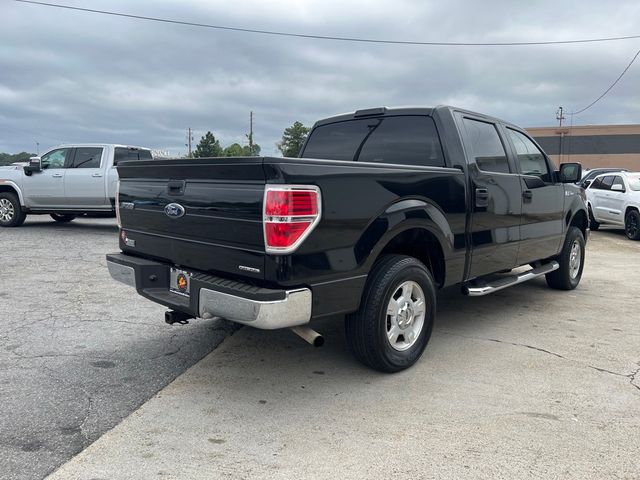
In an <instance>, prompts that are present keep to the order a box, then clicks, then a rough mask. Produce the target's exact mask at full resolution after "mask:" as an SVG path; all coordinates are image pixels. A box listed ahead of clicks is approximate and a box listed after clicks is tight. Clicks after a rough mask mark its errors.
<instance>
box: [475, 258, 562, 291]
mask: <svg viewBox="0 0 640 480" xmlns="http://www.w3.org/2000/svg"><path fill="white" fill-rule="evenodd" d="M558 268H560V265H559V264H558V262H556V261H553V262H549V263H545V264H544V265H541V266H539V267H536V268H532V269H531V270H527V271H526V272H522V273H519V274H517V275H509V276H508V277H502V278H498V279H496V280H492V281H489V282H483V281H482V280H480V281H477V280H476V282H475V283H474V284H469V285H464V286H463V287H462V293H464V294H465V295H469V296H470V297H481V296H483V295H489V294H490V293H494V292H497V291H498V290H502V289H504V288H508V287H512V286H513V285H517V284H519V283H522V282H526V281H528V280H532V279H534V278H537V277H540V276H542V275H546V274H547V273H549V272H553V271H554V270H557V269H558Z"/></svg>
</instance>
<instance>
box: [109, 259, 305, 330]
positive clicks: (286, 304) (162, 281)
mask: <svg viewBox="0 0 640 480" xmlns="http://www.w3.org/2000/svg"><path fill="white" fill-rule="evenodd" d="M107 267H108V269H109V273H110V274H111V276H112V277H113V278H114V279H115V280H117V281H119V282H122V283H124V284H125V285H129V286H131V287H134V288H135V289H136V290H137V291H138V293H139V294H140V295H142V296H144V297H146V298H148V299H150V300H153V301H154V302H157V303H160V304H162V305H165V306H167V307H169V308H172V309H174V310H178V311H181V312H184V313H188V314H190V315H192V316H194V317H203V318H209V317H214V316H217V317H222V318H226V319H228V320H232V321H234V322H238V323H242V324H245V325H250V326H252V327H255V328H261V329H266V330H273V329H277V328H286V327H294V326H297V325H304V324H306V323H309V320H310V319H311V308H312V303H313V302H312V294H311V290H310V289H308V288H298V289H292V290H276V289H267V288H260V287H255V286H252V285H249V284H246V283H242V282H236V281H233V280H227V279H223V278H220V277H215V276H213V275H208V274H204V273H198V272H193V273H192V276H191V295H190V296H189V297H185V296H183V295H179V294H176V293H173V292H171V291H170V290H169V271H170V267H171V266H170V265H168V264H165V263H161V262H156V261H153V260H147V259H143V258H140V257H134V256H132V255H125V254H121V253H117V254H109V255H107Z"/></svg>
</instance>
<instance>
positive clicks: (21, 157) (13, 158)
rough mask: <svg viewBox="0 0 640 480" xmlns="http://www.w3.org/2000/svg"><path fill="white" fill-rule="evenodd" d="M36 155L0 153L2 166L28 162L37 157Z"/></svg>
mask: <svg viewBox="0 0 640 480" xmlns="http://www.w3.org/2000/svg"><path fill="white" fill-rule="evenodd" d="M35 155H36V154H35V153H28V152H20V153H15V154H13V155H12V154H10V153H0V165H11V164H12V163H14V162H28V161H29V158H30V157H35Z"/></svg>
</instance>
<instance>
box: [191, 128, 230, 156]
mask: <svg viewBox="0 0 640 480" xmlns="http://www.w3.org/2000/svg"><path fill="white" fill-rule="evenodd" d="M222 153H223V152H222V147H221V146H220V142H219V141H218V140H217V139H216V137H214V136H213V133H211V132H207V133H206V134H204V136H203V137H202V138H201V139H200V142H199V143H198V146H197V147H196V150H195V152H193V156H194V157H195V158H205V157H221V156H222Z"/></svg>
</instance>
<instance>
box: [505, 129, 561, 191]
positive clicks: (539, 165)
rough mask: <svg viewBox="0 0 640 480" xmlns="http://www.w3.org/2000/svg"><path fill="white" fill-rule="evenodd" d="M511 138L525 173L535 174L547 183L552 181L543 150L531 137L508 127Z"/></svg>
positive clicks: (518, 160) (522, 170) (519, 163)
mask: <svg viewBox="0 0 640 480" xmlns="http://www.w3.org/2000/svg"><path fill="white" fill-rule="evenodd" d="M507 132H509V138H511V142H512V143H513V146H514V147H515V149H516V155H517V157H516V159H517V162H518V166H519V167H520V172H521V173H522V174H523V175H535V176H536V177H540V178H541V179H542V180H543V181H545V182H546V183H551V172H549V166H548V165H547V160H546V158H545V157H544V154H543V153H542V151H541V150H540V149H539V148H538V147H537V146H536V144H535V143H533V142H532V141H531V139H530V138H529V137H527V136H526V135H523V134H522V133H520V132H517V131H515V130H511V129H510V128H507Z"/></svg>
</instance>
